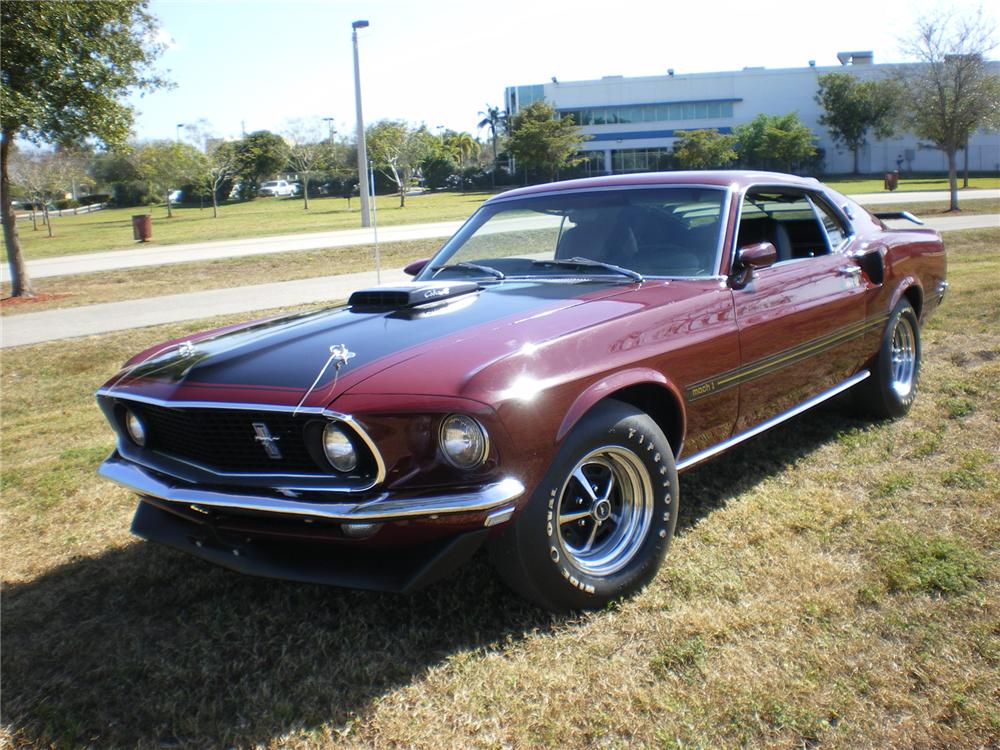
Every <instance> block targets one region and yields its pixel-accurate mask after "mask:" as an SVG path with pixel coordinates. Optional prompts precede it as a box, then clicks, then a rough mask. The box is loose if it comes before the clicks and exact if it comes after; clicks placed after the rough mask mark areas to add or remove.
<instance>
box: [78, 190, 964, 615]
mask: <svg viewBox="0 0 1000 750" xmlns="http://www.w3.org/2000/svg"><path fill="white" fill-rule="evenodd" d="M900 216H902V217H903V218H912V217H909V216H908V215H905V214H904V215H896V216H895V218H899V217H900ZM882 218H887V217H886V216H883V217H881V218H880V217H878V216H874V215H872V214H870V213H868V212H867V211H866V210H865V209H863V208H861V207H860V206H858V205H857V204H855V203H854V202H852V201H851V200H849V199H848V198H845V197H844V196H842V195H839V194H837V193H836V192H834V191H832V190H830V189H827V188H825V187H824V186H823V185H821V184H820V183H819V182H817V181H815V180H811V179H800V178H796V177H790V176H788V175H781V174H769V173H753V172H689V173H684V172H678V173H669V174H640V175H628V176H617V177H609V178H598V179H591V180H576V181H570V182H560V183H555V184H550V185H539V186H535V187H530V188H524V189H520V190H514V191H511V192H508V193H504V194H502V195H499V196H496V197H495V198H492V199H491V200H489V201H487V202H486V203H484V204H483V206H482V207H481V208H480V209H479V210H478V211H477V212H476V213H475V214H474V215H473V216H472V218H470V219H469V221H468V222H466V224H465V225H464V226H463V227H462V228H461V229H460V230H459V231H458V232H457V234H455V236H454V237H452V238H451V239H450V240H448V241H447V242H446V243H445V244H444V246H443V247H442V248H441V250H440V251H439V252H438V253H437V254H436V255H435V256H434V257H433V258H431V259H430V260H428V261H423V262H419V263H415V264H413V265H412V266H411V267H410V268H408V269H407V270H408V271H410V272H411V273H412V274H413V275H414V276H415V279H414V281H413V283H412V284H408V285H402V286H399V287H391V288H385V287H383V288H378V289H368V290H362V291H358V292H355V293H354V294H353V295H352V296H351V298H350V300H349V301H348V304H347V305H345V306H340V307H334V308H329V309H323V310H319V311H315V312H308V313H303V314H297V315H291V316H286V317H280V318H274V319H268V320H263V321H254V322H251V323H247V324H245V325H239V326H232V327H229V328H224V329H221V330H215V331H208V332H205V333H201V334H198V335H195V336H191V337H189V338H187V339H184V340H179V341H172V342H168V343H165V344H162V345H160V346H156V347H153V348H152V349H149V350H147V351H145V352H143V353H141V354H139V355H138V356H136V357H135V358H133V359H132V360H130V361H129V362H127V363H126V364H125V366H124V368H123V370H122V371H121V372H120V373H119V374H118V375H117V376H116V377H114V378H113V379H112V380H111V381H109V382H108V383H107V384H106V385H104V386H103V387H102V388H101V389H100V390H99V391H98V394H97V397H98V402H99V403H100V406H101V408H102V409H103V410H104V413H105V414H106V415H107V418H108V420H109V421H110V423H111V425H112V427H113V428H114V430H115V432H116V433H117V438H118V443H117V448H116V449H115V451H114V452H113V453H112V454H111V456H110V457H109V458H108V459H107V460H106V461H105V462H104V464H103V465H102V466H101V473H102V474H103V475H104V476H106V477H108V478H109V479H112V480H114V481H116V482H119V483H120V484H123V485H125V486H126V487H129V488H131V489H132V490H134V491H135V492H137V493H138V494H139V497H140V499H139V506H138V509H137V511H136V515H135V520H134V522H133V531H134V532H135V533H136V534H138V535H139V536H142V537H144V538H146V539H150V540H153V541H156V542H160V543H163V544H166V545H169V546H171V547H175V548H177V549H179V550H183V551H186V552H189V553H191V554H194V555H197V556H199V557H202V558H204V559H206V560H209V561H211V562H214V563H218V564H220V565H224V566H226V567H228V568H232V569H234V570H238V571H243V572H245V573H252V574H256V575H263V576H271V577H276V578H286V579H292V580H298V581H311V582H318V583H330V584H335V585H341V586H354V587H362V588H372V589H383V590H393V591H412V590H414V589H416V588H418V587H420V586H423V585H425V584H427V583H429V582H431V581H433V580H436V579H438V578H440V577H441V576H443V575H445V574H447V573H448V572H449V571H451V570H453V569H454V568H455V566H457V565H459V564H461V563H462V562H463V561H465V560H467V559H468V558H469V557H470V556H471V555H473V554H474V553H475V552H476V550H477V549H479V548H480V547H481V546H482V545H484V544H485V545H487V546H488V547H489V551H490V555H491V557H492V559H493V561H494V563H495V565H496V567H497V569H498V570H499V572H500V574H501V575H502V576H503V578H504V579H505V580H506V581H507V582H508V583H509V584H510V585H511V586H512V587H513V588H514V589H516V590H517V591H518V592H519V593H521V594H522V595H523V596H525V597H527V598H529V599H531V600H533V601H535V602H537V603H539V604H541V605H543V606H545V607H548V608H550V609H554V610H568V609H579V608H590V607H598V606H601V605H603V604H605V603H606V602H608V601H609V600H612V599H614V598H616V597H619V596H622V595H626V594H629V593H631V592H634V591H636V590H637V589H638V588H640V587H641V586H642V585H643V584H645V583H646V582H647V581H649V579H650V578H651V577H652V576H653V575H654V574H655V572H656V570H657V568H658V567H659V565H660V563H661V561H662V559H663V556H664V554H665V553H666V550H667V546H668V545H669V543H670V539H671V536H672V534H673V531H674V525H675V523H676V520H677V506H678V482H677V474H678V472H682V471H684V470H685V469H687V468H689V467H691V466H694V465H695V464H698V463H700V462H702V461H705V460H707V459H710V458H711V457H712V456H715V455H716V454H718V453H720V452H722V451H724V450H726V449H727V448H728V447H730V446H732V445H735V444H736V443H739V442H740V441H742V440H745V439H747V438H750V437H752V436H754V435H756V434H758V433H760V432H761V431H763V430H765V429H767V428H768V427H771V426H773V425H775V424H778V423H780V422H782V421H783V420H785V419H788V418H790V417H792V416H794V415H796V414H798V413H800V412H802V411H803V410H805V409H807V408H809V407H811V406H814V405H815V404H818V403H820V402H822V401H824V400H826V399H828V398H831V397H832V396H834V395H836V394H838V393H841V392H843V391H846V390H848V389H851V390H852V391H853V393H854V395H855V398H856V401H857V402H859V403H860V404H861V405H862V406H863V407H865V408H866V409H867V410H868V411H869V412H870V413H873V414H875V415H876V416H879V417H883V418H889V417H899V416H901V415H903V414H905V413H906V412H907V410H908V409H909V407H910V404H911V403H912V401H913V398H914V395H915V392H916V387H917V379H918V375H919V369H920V325H921V323H922V321H924V320H926V318H927V316H928V315H930V314H931V313H932V312H933V311H934V309H935V308H936V307H937V306H938V304H939V303H940V302H941V299H942V297H943V296H944V292H945V289H946V287H947V283H946V282H945V254H944V249H943V246H942V243H941V239H940V237H939V236H938V234H937V233H936V232H934V231H932V230H928V229H919V228H913V229H906V230H893V229H889V228H888V227H887V226H886V225H885V224H884V223H883V221H882Z"/></svg>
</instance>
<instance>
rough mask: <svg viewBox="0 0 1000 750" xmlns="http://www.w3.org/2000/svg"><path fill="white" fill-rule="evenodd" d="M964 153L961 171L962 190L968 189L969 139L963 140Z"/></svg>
mask: <svg viewBox="0 0 1000 750" xmlns="http://www.w3.org/2000/svg"><path fill="white" fill-rule="evenodd" d="M964 151H965V156H964V159H965V166H964V167H963V169H962V172H963V174H962V187H963V188H967V187H969V139H968V138H966V139H965V149H964Z"/></svg>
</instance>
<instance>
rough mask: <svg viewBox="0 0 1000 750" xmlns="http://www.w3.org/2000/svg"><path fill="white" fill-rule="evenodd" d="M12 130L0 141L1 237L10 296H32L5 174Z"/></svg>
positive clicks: (8, 183) (7, 179)
mask: <svg viewBox="0 0 1000 750" xmlns="http://www.w3.org/2000/svg"><path fill="white" fill-rule="evenodd" d="M13 139H14V132H13V131H10V130H8V131H5V132H4V134H3V142H2V143H0V213H2V214H3V239H4V244H5V245H6V246H7V263H8V264H9V265H10V294H11V296H12V297H34V296H35V291H34V289H32V288H31V278H30V277H29V276H28V268H27V266H26V265H25V263H24V255H23V254H22V253H21V240H20V239H19V238H18V236H17V218H16V217H15V216H14V209H13V207H12V206H11V205H10V178H9V176H8V174H7V160H8V158H9V157H10V144H11V141H12V140H13Z"/></svg>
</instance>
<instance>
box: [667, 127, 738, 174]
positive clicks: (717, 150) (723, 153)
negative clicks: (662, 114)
mask: <svg viewBox="0 0 1000 750" xmlns="http://www.w3.org/2000/svg"><path fill="white" fill-rule="evenodd" d="M676 135H677V136H678V138H679V140H678V141H677V143H675V144H674V158H675V159H677V163H678V164H679V165H680V166H681V167H683V168H685V169H709V168H711V167H724V166H726V165H727V164H729V163H730V162H731V161H735V160H736V151H735V150H734V146H735V145H736V136H734V135H726V134H723V133H720V132H719V131H718V130H715V129H714V128H706V129H703V130H688V131H683V130H679V131H677V133H676Z"/></svg>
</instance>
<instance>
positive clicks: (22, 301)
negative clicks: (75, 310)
mask: <svg viewBox="0 0 1000 750" xmlns="http://www.w3.org/2000/svg"><path fill="white" fill-rule="evenodd" d="M72 296H73V295H72V294H70V293H68V292H67V293H64V294H36V295H35V296H34V297H4V298H3V299H0V307H8V306H9V307H13V306H14V305H32V304H35V303H37V302H48V301H50V300H54V299H64V298H66V297H72Z"/></svg>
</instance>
